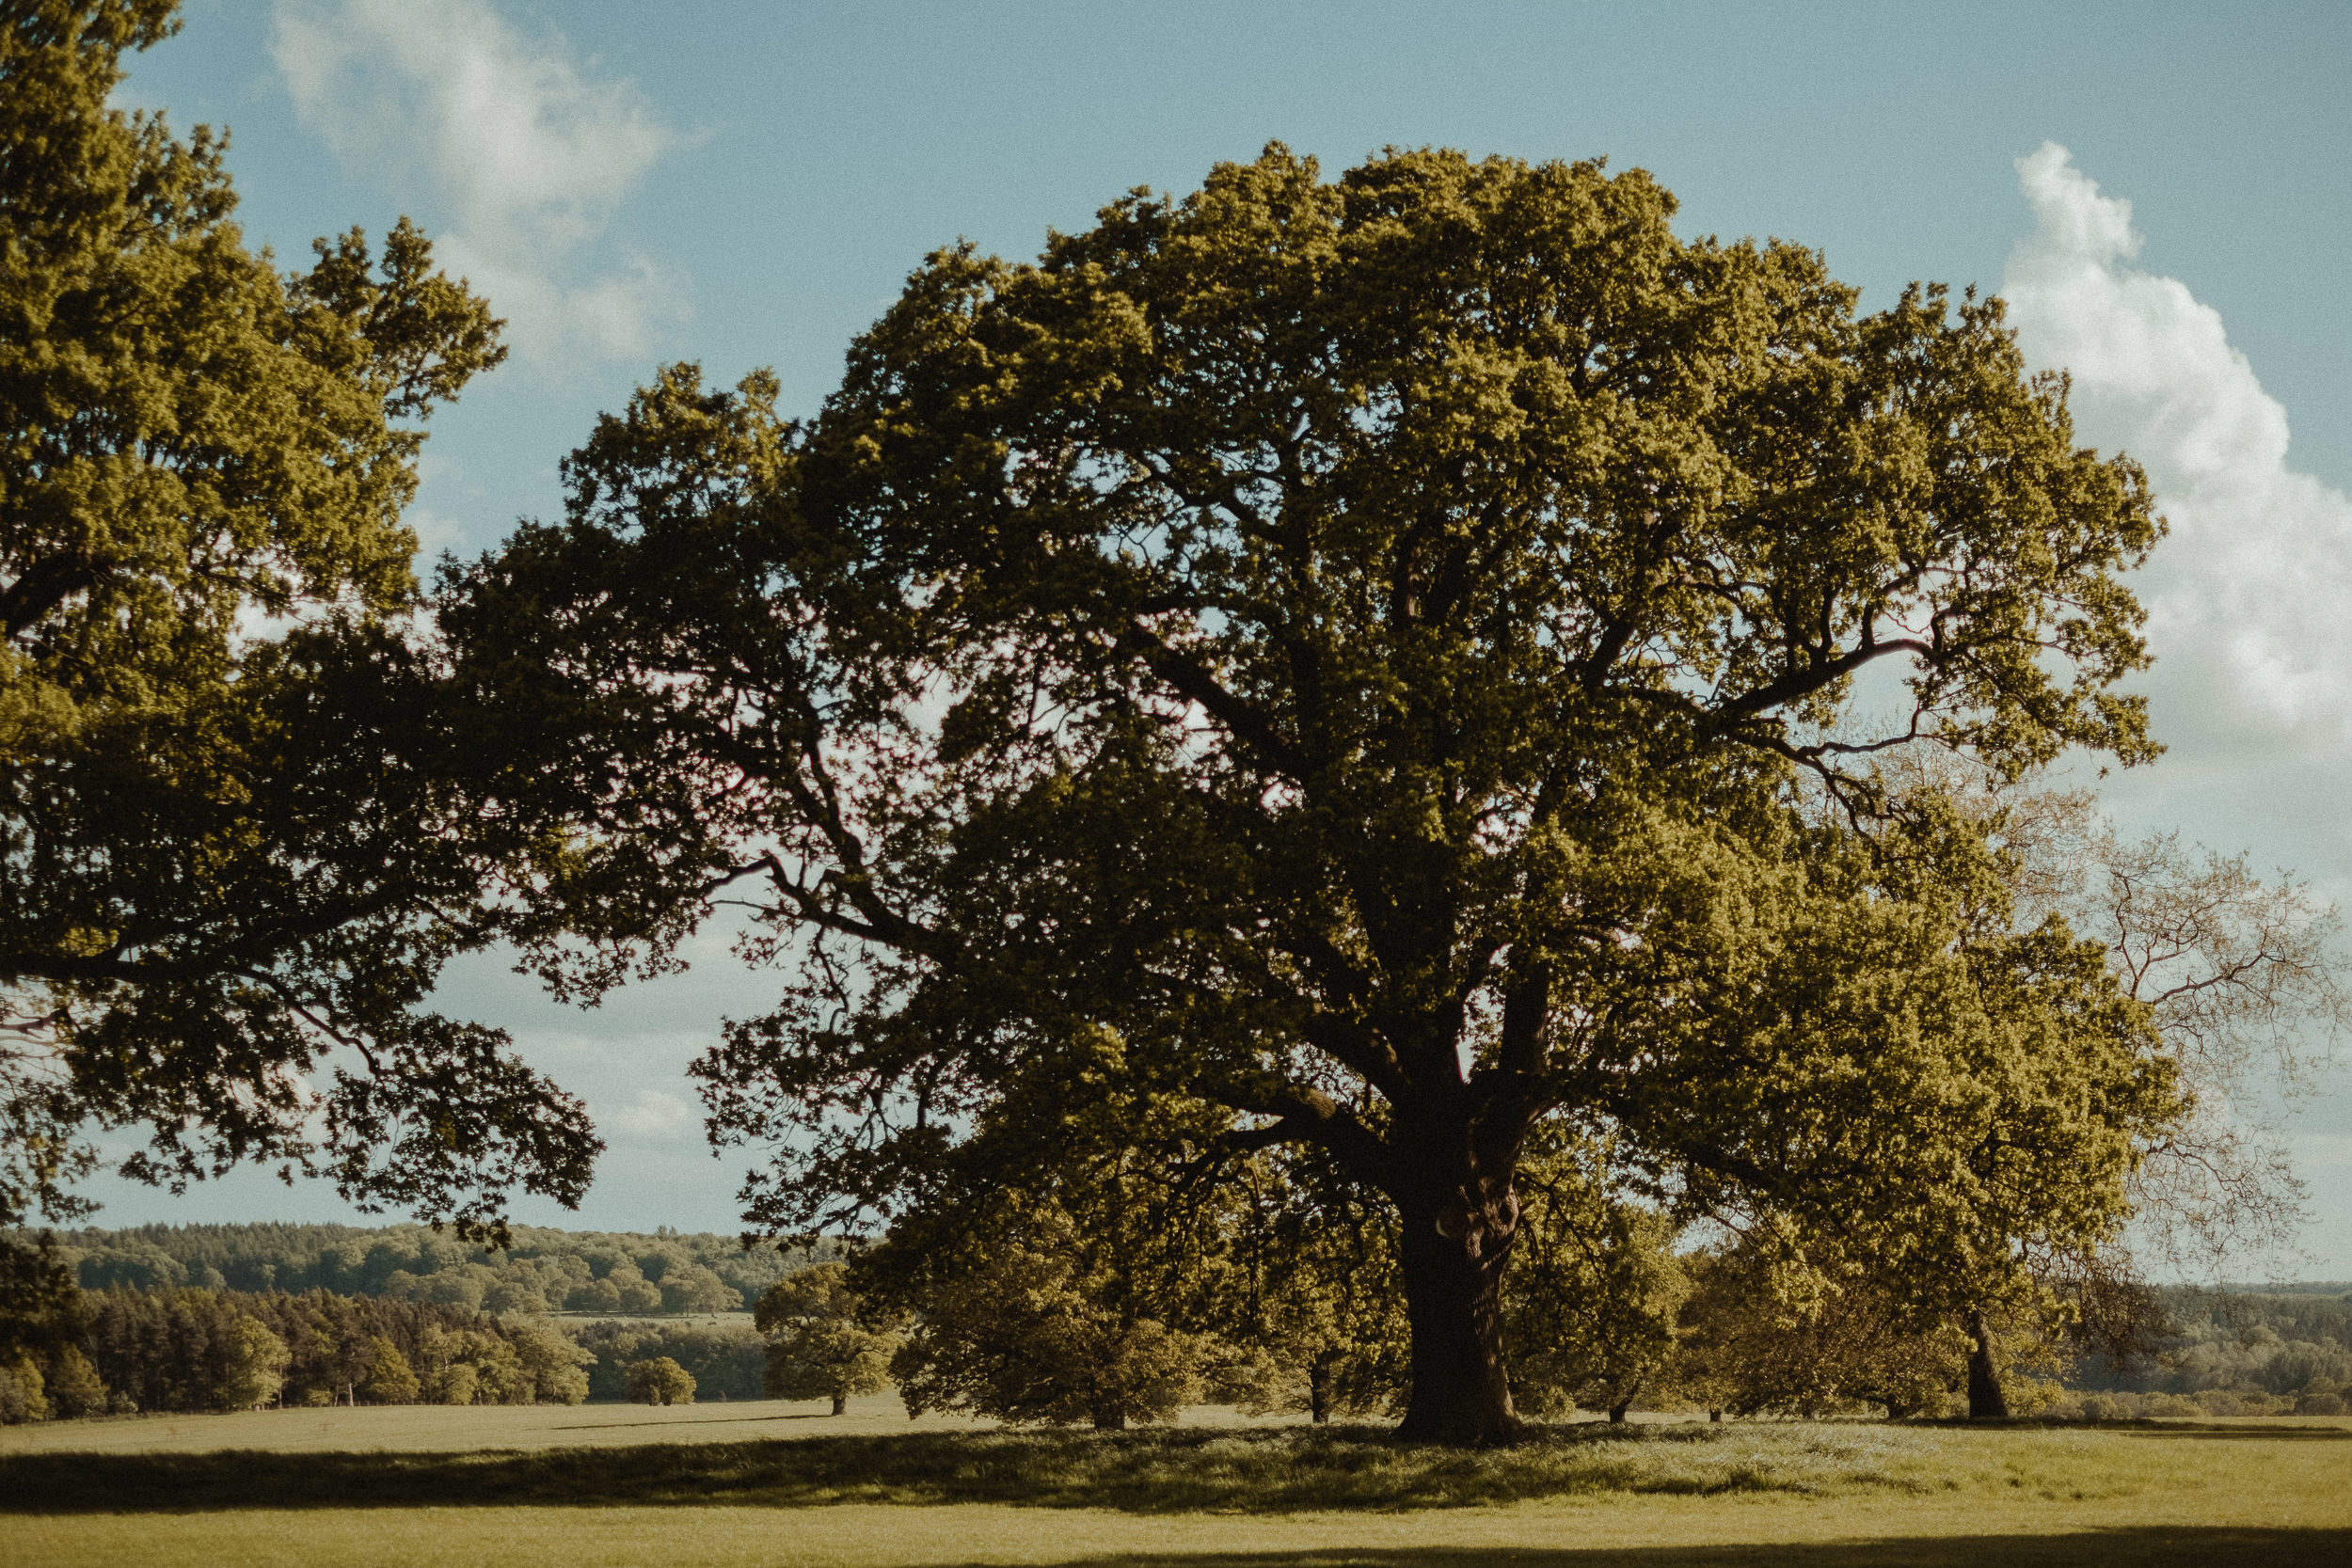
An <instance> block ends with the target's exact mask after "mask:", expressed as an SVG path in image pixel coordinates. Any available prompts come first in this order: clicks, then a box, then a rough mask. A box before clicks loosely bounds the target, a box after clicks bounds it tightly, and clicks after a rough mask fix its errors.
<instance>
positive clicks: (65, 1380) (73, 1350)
mask: <svg viewBox="0 0 2352 1568" xmlns="http://www.w3.org/2000/svg"><path fill="white" fill-rule="evenodd" d="M49 1401H50V1403H51V1405H52V1406H53V1407H54V1408H55V1410H56V1414H58V1415H60V1416H96V1415H99V1414H101V1413H103V1411H104V1410H105V1408H106V1385H105V1384H104V1383H103V1381H102V1380H101V1379H100V1378H99V1375H98V1369H97V1368H95V1367H93V1366H91V1365H90V1363H89V1357H88V1356H87V1355H84V1354H82V1352H81V1350H80V1348H79V1347H78V1346H74V1345H65V1346H61V1347H60V1348H59V1349H58V1350H57V1351H56V1353H55V1354H52V1355H51V1356H50V1357H49Z"/></svg>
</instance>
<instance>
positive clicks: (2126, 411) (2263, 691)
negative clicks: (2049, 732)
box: [2001, 143, 2352, 784]
mask: <svg viewBox="0 0 2352 1568" xmlns="http://www.w3.org/2000/svg"><path fill="white" fill-rule="evenodd" d="M2017 171H2018V176H2019V182H2020V183H2021V185H2022V186H2023V188H2024V191H2025V195H2026V199H2027V200H2028V201H2029V202H2030V203H2032V206H2033V210H2034V215H2035V218H2036V227H2035V230H2034V232H2033V233H2032V234H2031V235H2030V236H2028V237H2027V238H2026V239H2024V240H2022V241H2021V242H2019V244H2018V245H2017V246H2016V248H2015V250H2014V251H2013V252H2012V253H2011V255H2010V260H2009V265H2008V269H2007V272H2006V275H2005V277H2004V278H2003V283H2002V291H2001V292H2002V293H2003V294H2004V295H2005V296H2006V297H2007V298H2008V300H2009V302H2010V310H2011V319H2012V321H2013V322H2014V324H2015V325H2016V327H2017V337H2018V343H2019V345H2020V347H2021V348H2022V349H2023V350H2024V352H2025V354H2026V357H2027V358H2028V360H2029V361H2031V362H2032V363H2033V364H2034V365H2035V366H2036V367H2037V368H2045V369H2062V370H2065V371H2067V372H2070V373H2071V375H2072V376H2073V380H2074V397H2073V407H2074V417H2075V423H2076V428H2077V434H2078V438H2080V439H2083V440H2086V441H2088V442H2090V443H2092V444H2094V445H2096V446H2098V447H2100V448H2101V449H2103V450H2115V449H2119V448H2120V449H2121V450H2122V451H2127V452H2129V453H2130V454H2131V455H2132V456H2134V457H2136V458H2137V459H2138V460H2139V462H2140V463H2141V465H2142V466H2143V467H2146V468H2147V470H2148V475H2149V478H2150V480H2151V482H2152V483H2153V486H2154V489H2155V492H2156V496H2157V499H2158V501H2159V503H2160V505H2161V507H2162V510H2163V511H2164V513H2165V515H2166V516H2167V517H2168V518H2169V520H2170V522H2171V525H2172V534H2171V537H2170V538H2169V539H2168V540H2167V541H2166V542H2165V543H2164V544H2163V545H2161V546H2158V548H2157V550H2156V554H2155V557H2154V560H2153V562H2152V563H2151V565H2150V567H2149V569H2148V571H2147V572H2146V573H2145V574H2143V576H2142V578H2141V580H2140V581H2139V583H2138V584H2137V587H2138V589H2139V591H2140V593H2141V596H2142V598H2143V600H2144V602H2146V603H2147V604H2148V606H2149V610H2150V623H2149V640H2150V644H2151V646H2152V647H2153V649H2154V651H2155V653H2156V656H2157V661H2158V662H2157V666H2156V669H2155V671H2154V672H2153V676H2152V678H2151V679H2150V680H2149V682H2148V683H2147V686H2146V689H2147V690H2148V692H2149V694H2150V700H2151V705H2152V708H2153V710H2154V712H2155V715H2156V719H2157V721H2158V733H2159V736H2161V737H2162V738H2165V739H2166V740H2168V741H2169V742H2171V743H2172V744H2173V747H2174V752H2175V755H2176V757H2179V758H2180V762H2181V763H2182V764H2185V765H2186V766H2187V768H2190V769H2191V770H2196V769H2200V768H2216V767H2228V768H2235V769H2237V770H2238V771H2239V772H2240V774H2241V776H2243V775H2244V774H2245V772H2246V770H2247V769H2248V768H2249V766H2255V767H2258V766H2260V765H2261V764H2262V763H2263V762H2264V761H2265V760H2267V761H2269V762H2271V763H2273V764H2279V765H2294V764H2296V763H2300V764H2303V765H2306V766H2325V767H2327V768H2329V769H2331V770H2332V769H2333V768H2336V767H2339V766H2341V765H2342V764H2344V762H2345V761H2347V760H2352V756H2348V755H2347V752H2352V748H2348V747H2347V744H2346V742H2347V739H2352V640H2347V639H2346V638H2345V637H2344V634H2343V615H2344V610H2343V607H2344V605H2345V604H2346V603H2348V602H2352V499H2347V498H2346V497H2345V496H2344V493H2343V492H2342V491H2339V490H2334V489H2331V488H2329V487H2328V485H2326V484H2324V483H2321V482H2320V481H2319V480H2317V479H2316V478H2314V477H2312V475H2310V474H2306V473H2299V472H2297V471H2296V470H2295V469H2294V468H2293V467H2290V466H2289V464H2288V459H2287V414H2286V410H2285V409H2284V408H2283V407H2281V406H2280V404H2279V402H2278V400H2277V399H2275V398H2273V397H2271V396H2269V395H2268V394H2267V393H2265V391H2264V390H2263V389H2262V384H2261V382H2260V381H2259V380H2258V379H2257V378H2256V376H2255V374H2254V369H2253V366H2252V365H2251V364H2249V362H2248V360H2247V357H2246V356H2245V355H2244V354H2243V353H2241V352H2239V351H2238V350H2237V349H2234V348H2233V347H2232V346H2231V345H2230V341H2229V336H2228V334H2227V332H2225V331H2224V329H2223V326H2222V322H2221V316H2220V314H2219V312H2217V311H2216V310H2215V309H2213V308H2212V307H2211V306H2208V305H2203V304H2201V303H2199V301H2198V300H2197V299H2196V297H2195V296H2194V295H2193V294H2191V293H2189V291H2188V288H2187V286H2186V285H2185V284H2184V283H2182V282H2181V281H2180V280H2178V279H2177V278H2171V277H2156V276H2153V275H2152V274H2150V273H2147V272H2144V271H2141V270H2139V269H2138V268H2137V267H2134V266H2133V265H2132V264H2131V263H2132V261H2133V260H2134V259H2135V258H2136V257H2137V255H2138V253H2139V248H2140V235H2139V233H2138V231H2137V230H2135V229H2134V227H2133V225H2132V208H2131V203H2130V202H2128V201H2125V200H2122V199H2120V198H2114V197H2109V196H2104V195H2102V194H2101V193H2100V190H2099V187H2098V185H2097V184H2096V183H2095V182H2092V181H2091V180H2090V179H2088V178H2087V177H2085V176H2084V174H2083V173H2082V172H2081V171H2080V170H2078V169H2077V168H2075V167H2074V163H2073V161H2072V159H2071V158H2070V157H2069V155H2068V153H2067V150H2066V149H2064V148H2062V147H2059V146H2058V145H2057V144H2055V143H2044V144H2043V145H2042V148H2041V149H2040V150H2037V151H2035V152H2033V153H2032V154H2030V155H2028V156H2026V157H2024V158H2021V159H2019V160H2018V162H2017ZM2168 766H2172V765H2168ZM2254 782H2255V781H2254V780H2253V779H2251V778H2250V777H2248V778H2245V783H2247V784H2253V783H2254Z"/></svg>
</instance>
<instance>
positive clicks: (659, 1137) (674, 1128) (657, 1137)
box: [596, 1089, 703, 1143]
mask: <svg viewBox="0 0 2352 1568" xmlns="http://www.w3.org/2000/svg"><path fill="white" fill-rule="evenodd" d="M596 1121H597V1124H598V1125H599V1126H603V1127H608V1128H611V1129H612V1131H613V1132H618V1133H621V1134H623V1135H624V1136H627V1137H631V1138H644V1139H648V1140H653V1141H658V1142H662V1143H669V1142H674V1141H675V1140H678V1139H681V1138H685V1137H689V1136H691V1137H694V1138H696V1139H697V1140H699V1139H700V1137H701V1135H702V1129H703V1123H702V1117H701V1116H700V1115H698V1114H697V1113H696V1112H695V1110H694V1108H693V1107H692V1106H691V1105H689V1104H688V1103H686V1101H683V1100H680V1099H679V1098H678V1097H677V1096H675V1095H674V1094H670V1093H668V1092H666V1091H664V1090H661V1089H640V1090H638V1091H637V1098H636V1099H635V1100H634V1101H631V1102H630V1103H628V1104H627V1105H625V1106H623V1107H622V1108H621V1109H619V1110H617V1111H614V1112H612V1113H611V1114H609V1115H604V1116H599V1117H597V1118H596Z"/></svg>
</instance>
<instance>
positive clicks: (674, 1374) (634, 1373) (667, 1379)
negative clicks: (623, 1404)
mask: <svg viewBox="0 0 2352 1568" xmlns="http://www.w3.org/2000/svg"><path fill="white" fill-rule="evenodd" d="M628 1397H629V1398H630V1399H631V1400H634V1401H635V1402H638V1403H640V1404H691V1403H693V1402H694V1374H693V1373H691V1372H690V1371H688V1370H686V1369H685V1368H683V1367H681V1366H679V1365H678V1364H677V1362H676V1361H675V1360H674V1359H672V1358H671V1357H669V1356H666V1355H657V1356H653V1357H651V1358H650V1359H648V1360H644V1361H632V1362H630V1363H629V1364H628Z"/></svg>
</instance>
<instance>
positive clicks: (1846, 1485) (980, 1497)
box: [0, 1424, 2352, 1562]
mask: <svg viewBox="0 0 2352 1568" xmlns="http://www.w3.org/2000/svg"><path fill="white" fill-rule="evenodd" d="M2162 1434H2164V1435H2169V1433H2162ZM2184 1435H2193V1433H2184ZM2217 1435H2222V1436H2233V1435H2238V1433H2233V1432H2224V1433H2217ZM1947 1457H1951V1456H1947ZM1984 1459H1985V1456H1981V1455H1979V1456H1976V1458H1975V1459H1973V1460H1970V1459H1966V1458H1965V1457H1964V1456H1963V1457H1962V1459H1961V1462H1960V1463H1959V1466H1958V1467H1957V1468H1953V1467H1951V1466H1950V1465H1947V1463H1946V1462H1945V1461H1944V1460H1939V1459H1934V1458H1931V1456H1928V1455H1921V1454H1914V1455H1905V1454H1902V1453H1900V1452H1889V1451H1888V1450H1887V1449H1884V1448H1883V1446H1878V1445H1874V1444H1871V1443H1861V1444H1857V1443H1855V1441H1854V1439H1853V1436H1852V1434H1850V1433H1838V1432H1836V1431H1834V1430H1833V1431H1824V1432H1822V1433H1789V1434H1788V1440H1787V1441H1783V1442H1773V1443H1768V1444H1765V1445H1763V1446H1761V1447H1759V1446H1758V1445H1757V1444H1756V1442H1755V1441H1754V1440H1753V1434H1751V1435H1750V1436H1749V1437H1747V1438H1745V1439H1742V1438H1741V1437H1740V1435H1738V1433H1737V1432H1736V1431H1735V1429H1725V1428H1710V1427H1708V1426H1703V1425H1696V1424H1693V1425H1691V1426H1686V1427H1639V1426H1623V1427H1607V1426H1599V1425H1592V1426H1578V1427H1563V1428H1555V1429H1552V1430H1551V1431H1550V1432H1549V1433H1546V1434H1544V1435H1543V1436H1541V1437H1540V1438H1538V1439H1537V1440H1534V1441H1532V1442H1529V1443H1525V1444H1521V1445H1518V1446H1515V1447H1511V1448H1507V1449H1490V1450H1484V1451H1477V1450H1462V1449H1438V1448H1429V1447H1422V1446H1417V1445H1412V1444H1406V1443H1400V1442H1398V1441H1396V1440H1395V1439H1394V1437H1393V1436H1392V1435H1391V1433H1388V1432H1386V1431H1385V1430H1375V1429H1372V1428H1324V1429H1300V1428H1295V1427H1289V1428H1249V1429H1238V1430H1236V1429H1223V1430H1213V1429H1177V1430H1157V1431H1141V1432H1128V1433H1069V1432H1009V1433H1008V1432H982V1433H959V1432H946V1433H895V1434H887V1435H884V1434H873V1435H863V1434H861V1435H840V1436H818V1437H808V1438H802V1439H798V1440H787V1439H782V1438H768V1439H761V1440H751V1441H743V1442H731V1443H689V1444H678V1443H648V1444H642V1445H636V1446H631V1447H613V1448H579V1449H538V1450H532V1451H516V1450H513V1449H505V1450H497V1449H491V1450H481V1451H472V1452H462V1453H406V1452H383V1451H376V1452H358V1453H355V1452H334V1451H329V1452H312V1453H283V1452H251V1451H237V1450H226V1451H215V1452H207V1453H143V1454H94V1453H70V1452H49V1453H26V1454H16V1455H8V1456H0V1515H6V1514H11V1513H13V1514H49V1515H60V1514H76V1513H214V1512H222V1511H229V1510H293V1511H298V1510H306V1509H329V1508H332V1509H367V1508H410V1507H438V1508H465V1507H490V1508H500V1507H537V1508H564V1507H573V1508H612V1507H638V1508H644V1507H678V1508H692V1507H705V1506H712V1505H726V1506H735V1507H773V1508H809V1507H822V1506H825V1505H828V1504H846V1503H891V1504H912V1505H918V1506H919V1505H929V1504H943V1503H1004V1504H1013V1505H1021V1506H1026V1507H1035V1508H1104V1509H1115V1510H1120V1511H1122V1512H1127V1513H1233V1514H1260V1515H1267V1514H1282V1513H1300V1512H1310V1511H1315V1512H1344V1511H1351V1510H1361V1511H1366V1512H1380V1513H1396V1512H1403V1511H1409V1510H1423V1509H1436V1508H1451V1507H1474V1506H1482V1505H1493V1504H1504V1503H1514V1502H1522V1501H1531V1500H1535V1499H1539V1498H1553V1499H1562V1498H1576V1497H1585V1498H1594V1499H1599V1498H1604V1497H1625V1496H1633V1495H1643V1494H1646V1495H1651V1496H1680V1497H1724V1496H1736V1495H1748V1496H1760V1495H1780V1496H1794V1497H1834V1496H1848V1497H1851V1496H1859V1495H1897V1496H1902V1495H1910V1496H1918V1495H1945V1496H1949V1495H1951V1494H1952V1493H1953V1492H1956V1491H1962V1490H1966V1489H1968V1488H1969V1487H1972V1486H1990V1485H1995V1484H2006V1485H2007V1486H2010V1487H2014V1486H2020V1485H2025V1486H2030V1487H2033V1488H2034V1489H2036V1490H2040V1491H2042V1493H2043V1495H2044V1496H2053V1497H2056V1496H2063V1495H2065V1491H2066V1490H2067V1489H2071V1488H2073V1487H2074V1486H2077V1485H2080V1484H2082V1482H2081V1481H2076V1480H2074V1479H2073V1478H2071V1477H2063V1476H2060V1475H2058V1474H2051V1475H2048V1476H2042V1477H2035V1476H2031V1475H2027V1476H2022V1477H2021V1476H2018V1475H2014V1474H2010V1472H2009V1471H2008V1470H2006V1469H1994V1470H1987V1469H1985V1467H1984V1464H1983V1463H1981V1461H1983V1460H1984ZM2051 1487H2056V1488H2058V1489H2059V1490H2057V1491H2051V1490H2048V1488H2051ZM2004 1495H2006V1494H2004ZM2083 1495H2084V1494H2083V1493H2082V1492H2080V1491H2074V1496H2076V1497H2081V1496H2083ZM2339 1560H2340V1561H2345V1562H2352V1553H2346V1554H2345V1555H2344V1557H2343V1558H2341V1559H2339Z"/></svg>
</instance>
